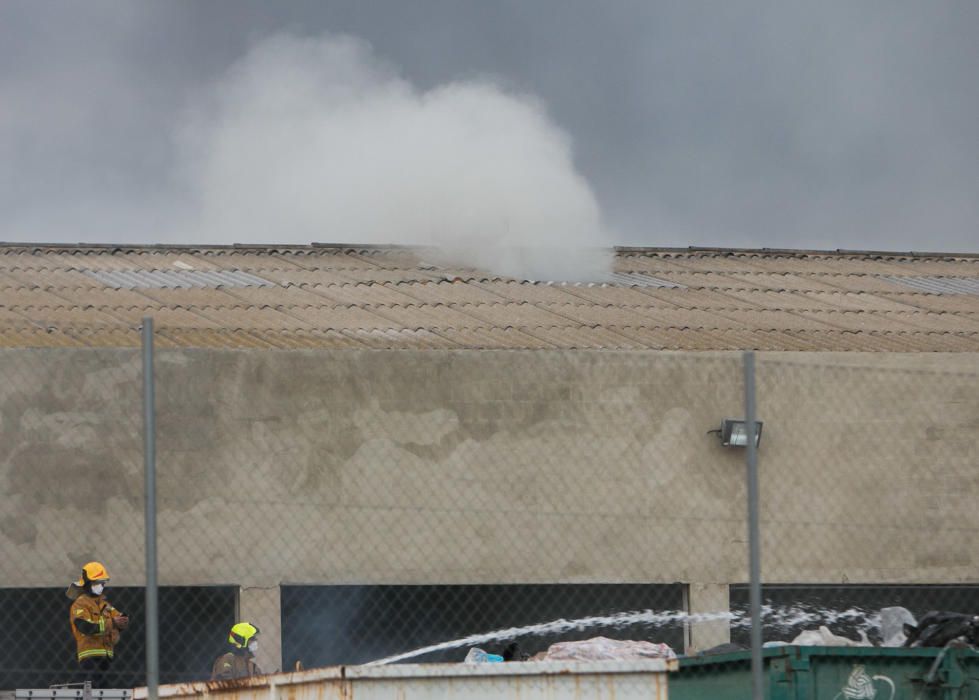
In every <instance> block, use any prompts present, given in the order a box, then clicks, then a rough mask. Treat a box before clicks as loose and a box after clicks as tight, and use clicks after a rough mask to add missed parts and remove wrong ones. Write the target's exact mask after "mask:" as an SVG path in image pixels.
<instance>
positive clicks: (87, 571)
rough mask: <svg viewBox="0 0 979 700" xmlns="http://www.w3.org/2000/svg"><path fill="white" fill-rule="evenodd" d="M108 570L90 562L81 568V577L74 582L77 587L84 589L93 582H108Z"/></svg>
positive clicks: (94, 562) (95, 562) (99, 564)
mask: <svg viewBox="0 0 979 700" xmlns="http://www.w3.org/2000/svg"><path fill="white" fill-rule="evenodd" d="M108 580H109V570H108V569H106V568H105V567H104V566H103V565H102V564H101V563H99V562H97V561H90V562H89V563H88V564H86V565H85V566H83V567H82V577H81V578H80V579H78V580H77V581H76V582H75V585H76V586H78V587H80V588H81V587H84V586H86V585H88V584H89V583H92V582H94V581H108Z"/></svg>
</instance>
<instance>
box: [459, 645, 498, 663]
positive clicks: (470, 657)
mask: <svg viewBox="0 0 979 700" xmlns="http://www.w3.org/2000/svg"><path fill="white" fill-rule="evenodd" d="M502 662H503V657H502V656H500V655H499V654H489V653H487V652H485V651H483V650H482V649H480V648H479V647H473V648H472V649H470V650H469V653H468V654H466V660H465V661H464V662H463V663H467V664H496V663H502Z"/></svg>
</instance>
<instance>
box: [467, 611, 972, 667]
mask: <svg viewBox="0 0 979 700" xmlns="http://www.w3.org/2000/svg"><path fill="white" fill-rule="evenodd" d="M858 634H859V639H850V638H848V637H843V636H840V635H838V634H834V633H833V632H831V631H830V629H829V628H828V627H826V626H825V625H820V626H819V627H818V628H817V629H814V630H806V631H804V632H801V633H800V634H798V635H796V636H795V637H794V638H793V639H792V640H790V641H770V642H765V644H764V646H766V647H778V646H825V647H873V646H878V645H877V644H875V643H874V642H872V641H870V639H869V638H868V636H867V633H866V632H865V631H864V630H859V631H858ZM880 636H881V639H882V642H881V643H880V645H879V646H883V647H946V646H958V647H976V648H979V615H967V614H964V613H956V612H941V611H934V610H933V611H931V612H929V613H926V614H925V615H924V616H922V618H921V621H920V622H919V621H917V620H915V618H914V615H912V614H911V612H910V611H909V610H908V609H907V608H902V607H891V608H883V609H881V611H880ZM743 650H744V647H741V646H739V645H737V644H730V643H728V644H721V645H719V646H716V647H712V648H710V649H706V650H704V651H702V652H700V655H714V654H723V653H729V652H733V651H743ZM675 658H676V653H675V652H674V651H673V649H671V648H670V646H669V645H668V644H656V643H654V642H646V641H634V640H623V639H609V638H608V637H593V638H592V639H585V640H582V641H578V642H558V643H557V644H552V645H551V646H550V647H548V649H547V651H542V652H538V653H537V654H534V655H533V656H529V655H528V654H524V653H521V652H520V649H519V647H518V646H517V643H516V642H513V643H511V644H509V645H508V646H507V647H506V648H504V649H503V653H502V654H490V653H487V652H486V651H484V650H482V649H479V648H476V647H474V648H472V649H470V650H469V654H468V655H467V656H466V663H494V662H503V661H637V660H641V659H675Z"/></svg>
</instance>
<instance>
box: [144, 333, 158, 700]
mask: <svg viewBox="0 0 979 700" xmlns="http://www.w3.org/2000/svg"><path fill="white" fill-rule="evenodd" d="M143 463H144V467H145V480H146V481H145V491H146V493H145V496H146V502H145V507H144V515H145V518H146V690H147V697H148V698H149V700H157V697H158V693H159V683H160V650H159V611H158V591H157V567H156V402H155V394H154V384H153V319H152V318H144V319H143Z"/></svg>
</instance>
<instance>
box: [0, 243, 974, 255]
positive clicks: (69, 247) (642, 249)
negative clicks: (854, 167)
mask: <svg viewBox="0 0 979 700" xmlns="http://www.w3.org/2000/svg"><path fill="white" fill-rule="evenodd" d="M432 248H433V246H425V245H401V244H394V243H390V244H387V243H385V244H376V243H319V242H313V243H305V244H303V243H230V244H227V243H212V244H200V243H65V242H62V243H57V242H41V243H39V242H26V241H0V251H2V253H3V254H8V251H11V250H16V249H24V250H34V251H46V250H61V251H68V252H100V253H102V254H105V253H106V252H126V251H132V252H148V251H168V250H174V251H182V252H185V251H193V250H197V251H202V252H204V251H216V252H217V251H220V252H238V251H240V252H252V251H259V252H274V251H284V252H290V253H295V252H321V251H325V250H340V251H344V252H346V253H357V252H358V251H365V252H371V253H378V252H384V251H387V250H391V251H406V250H407V251H414V250H431V249H432ZM609 249H611V250H613V251H615V252H616V253H624V254H626V255H628V254H644V255H648V254H655V253H664V254H672V255H677V254H691V253H693V254H698V253H705V254H708V255H730V256H752V255H753V256H759V257H761V256H764V257H780V256H793V257H795V256H802V257H811V256H821V257H830V258H832V257H845V256H859V257H882V258H902V257H903V258H975V259H979V252H977V253H969V252H952V251H914V250H912V251H895V250H862V249H849V248H836V249H809V248H764V247H763V248H725V247H714V246H687V247H685V248H684V247H666V246H625V245H616V246H611V247H608V248H606V247H599V246H596V247H595V250H609Z"/></svg>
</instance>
